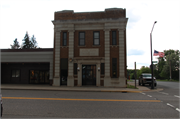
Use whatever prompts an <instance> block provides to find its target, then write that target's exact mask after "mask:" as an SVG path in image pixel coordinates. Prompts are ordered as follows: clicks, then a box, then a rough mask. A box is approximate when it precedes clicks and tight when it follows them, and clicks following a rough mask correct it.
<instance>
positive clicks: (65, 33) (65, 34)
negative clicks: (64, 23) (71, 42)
mask: <svg viewBox="0 0 180 119" xmlns="http://www.w3.org/2000/svg"><path fill="white" fill-rule="evenodd" d="M66 45H67V32H63V46H66Z"/></svg>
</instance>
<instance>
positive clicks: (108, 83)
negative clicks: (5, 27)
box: [1, 8, 128, 87]
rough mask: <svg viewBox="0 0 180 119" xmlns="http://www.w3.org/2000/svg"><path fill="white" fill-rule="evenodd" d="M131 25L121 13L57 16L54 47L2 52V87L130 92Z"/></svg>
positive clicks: (65, 13)
mask: <svg viewBox="0 0 180 119" xmlns="http://www.w3.org/2000/svg"><path fill="white" fill-rule="evenodd" d="M127 21H128V18H126V10H125V9H121V8H111V9H105V11H100V12H80V13H75V12H74V11H73V10H65V11H58V12H55V13H54V20H53V21H52V23H53V24H54V48H53V49H29V50H23V49H17V50H11V49H8V50H7V51H6V50H1V54H2V61H1V62H2V63H1V65H2V70H1V74H3V75H2V77H1V80H2V83H18V81H20V82H21V83H50V84H52V85H53V86H61V85H67V86H86V85H94V86H104V87H126V76H127V75H126V66H127V65H126V64H127V59H126V25H127ZM16 72H17V74H16ZM18 72H20V73H18ZM7 73H8V74H7ZM16 76H19V77H20V78H19V79H18V78H17V77H16ZM15 80H16V81H15ZM17 80H18V81H17ZM20 82H19V83H20Z"/></svg>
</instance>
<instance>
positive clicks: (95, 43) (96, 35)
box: [94, 31, 100, 45]
mask: <svg viewBox="0 0 180 119" xmlns="http://www.w3.org/2000/svg"><path fill="white" fill-rule="evenodd" d="M99 37H100V35H99V31H95V32H94V45H99V44H100V43H99Z"/></svg>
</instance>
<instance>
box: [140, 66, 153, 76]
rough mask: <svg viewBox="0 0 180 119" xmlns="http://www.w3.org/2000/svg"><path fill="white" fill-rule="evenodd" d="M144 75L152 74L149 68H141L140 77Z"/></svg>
mask: <svg viewBox="0 0 180 119" xmlns="http://www.w3.org/2000/svg"><path fill="white" fill-rule="evenodd" d="M142 73H151V69H150V68H149V67H144V66H143V67H141V69H140V75H141V74H142Z"/></svg>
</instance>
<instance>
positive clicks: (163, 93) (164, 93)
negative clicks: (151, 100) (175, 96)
mask: <svg viewBox="0 0 180 119" xmlns="http://www.w3.org/2000/svg"><path fill="white" fill-rule="evenodd" d="M159 93H162V94H165V95H169V94H168V93H164V92H159Z"/></svg>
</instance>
